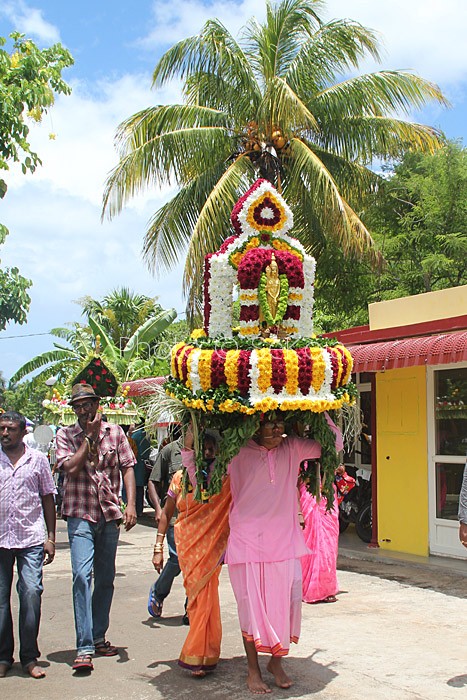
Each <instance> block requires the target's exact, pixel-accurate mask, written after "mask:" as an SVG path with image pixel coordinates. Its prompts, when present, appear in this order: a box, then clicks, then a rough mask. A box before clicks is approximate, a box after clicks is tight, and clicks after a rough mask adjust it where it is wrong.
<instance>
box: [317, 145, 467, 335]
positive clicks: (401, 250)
mask: <svg viewBox="0 0 467 700" xmlns="http://www.w3.org/2000/svg"><path fill="white" fill-rule="evenodd" d="M362 216H363V218H364V220H365V224H366V225H367V226H368V228H369V230H371V232H372V236H373V238H374V239H375V241H376V245H377V247H378V248H379V250H381V252H382V254H383V255H384V259H385V263H384V265H382V266H381V268H380V269H378V270H374V269H372V268H371V267H370V266H369V265H368V263H367V262H366V261H365V260H361V259H359V258H358V257H355V256H347V257H345V256H343V255H342V253H340V252H339V251H336V250H335V248H332V247H331V246H328V247H326V248H325V249H324V251H323V254H322V255H321V257H320V259H319V264H318V268H317V275H316V276H317V280H316V288H315V300H316V301H315V309H314V318H315V324H316V326H317V327H318V328H319V329H320V330H323V331H333V330H338V329H341V328H348V327H350V326H358V325H362V324H365V323H368V304H369V303H371V302H375V301H384V300H387V299H394V298H398V297H405V296H409V295H412V294H420V293H423V292H430V291H434V290H437V289H445V288H448V287H455V286H458V285H462V284H467V153H466V149H465V148H463V147H462V146H461V145H460V144H459V143H456V142H449V143H447V144H446V146H445V147H444V148H442V149H441V150H439V151H437V152H436V153H434V154H433V155H424V154H417V153H411V152H407V153H406V154H405V155H404V157H403V158H402V159H401V161H400V163H398V164H397V165H396V166H395V167H393V168H392V169H391V170H388V171H387V172H386V175H385V179H384V180H383V181H382V186H381V187H380V188H379V190H378V193H377V194H375V195H373V196H372V197H370V198H369V200H368V202H367V205H366V206H365V207H364V209H363V214H362Z"/></svg>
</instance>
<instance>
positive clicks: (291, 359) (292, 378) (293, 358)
mask: <svg viewBox="0 0 467 700" xmlns="http://www.w3.org/2000/svg"><path fill="white" fill-rule="evenodd" d="M283 353H284V361H285V366H286V370H287V381H286V384H285V390H286V392H287V393H288V394H292V395H294V394H296V393H297V391H298V355H297V353H296V352H295V350H287V349H284V351H283Z"/></svg>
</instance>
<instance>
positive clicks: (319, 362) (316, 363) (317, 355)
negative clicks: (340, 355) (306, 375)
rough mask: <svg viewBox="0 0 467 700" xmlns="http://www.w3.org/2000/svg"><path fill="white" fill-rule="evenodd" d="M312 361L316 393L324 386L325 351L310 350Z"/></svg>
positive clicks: (318, 349)
mask: <svg viewBox="0 0 467 700" xmlns="http://www.w3.org/2000/svg"><path fill="white" fill-rule="evenodd" d="M310 353H311V359H312V361H313V378H312V380H311V385H312V387H313V389H314V390H315V391H319V390H320V389H321V387H322V385H323V382H324V377H325V369H326V366H325V364H324V360H323V350H322V349H321V348H310Z"/></svg>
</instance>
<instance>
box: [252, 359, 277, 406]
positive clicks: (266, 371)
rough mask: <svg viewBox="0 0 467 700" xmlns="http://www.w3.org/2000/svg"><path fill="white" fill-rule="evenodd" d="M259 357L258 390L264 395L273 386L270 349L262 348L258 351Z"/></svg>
mask: <svg viewBox="0 0 467 700" xmlns="http://www.w3.org/2000/svg"><path fill="white" fill-rule="evenodd" d="M256 354H257V357H258V372H259V377H258V389H259V390H260V391H262V392H263V393H264V392H265V391H266V390H267V389H269V387H270V386H271V379H272V358H271V351H270V350H269V348H260V349H259V350H257V351H256ZM271 410H273V409H271Z"/></svg>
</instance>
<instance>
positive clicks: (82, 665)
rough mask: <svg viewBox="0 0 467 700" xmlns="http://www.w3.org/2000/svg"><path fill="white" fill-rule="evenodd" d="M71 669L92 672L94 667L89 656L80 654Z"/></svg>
mask: <svg viewBox="0 0 467 700" xmlns="http://www.w3.org/2000/svg"><path fill="white" fill-rule="evenodd" d="M71 668H72V669H73V671H92V670H93V669H94V666H93V664H92V659H91V657H90V656H89V654H81V655H80V656H77V657H76V659H75V660H74V662H73V666H72V667H71Z"/></svg>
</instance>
